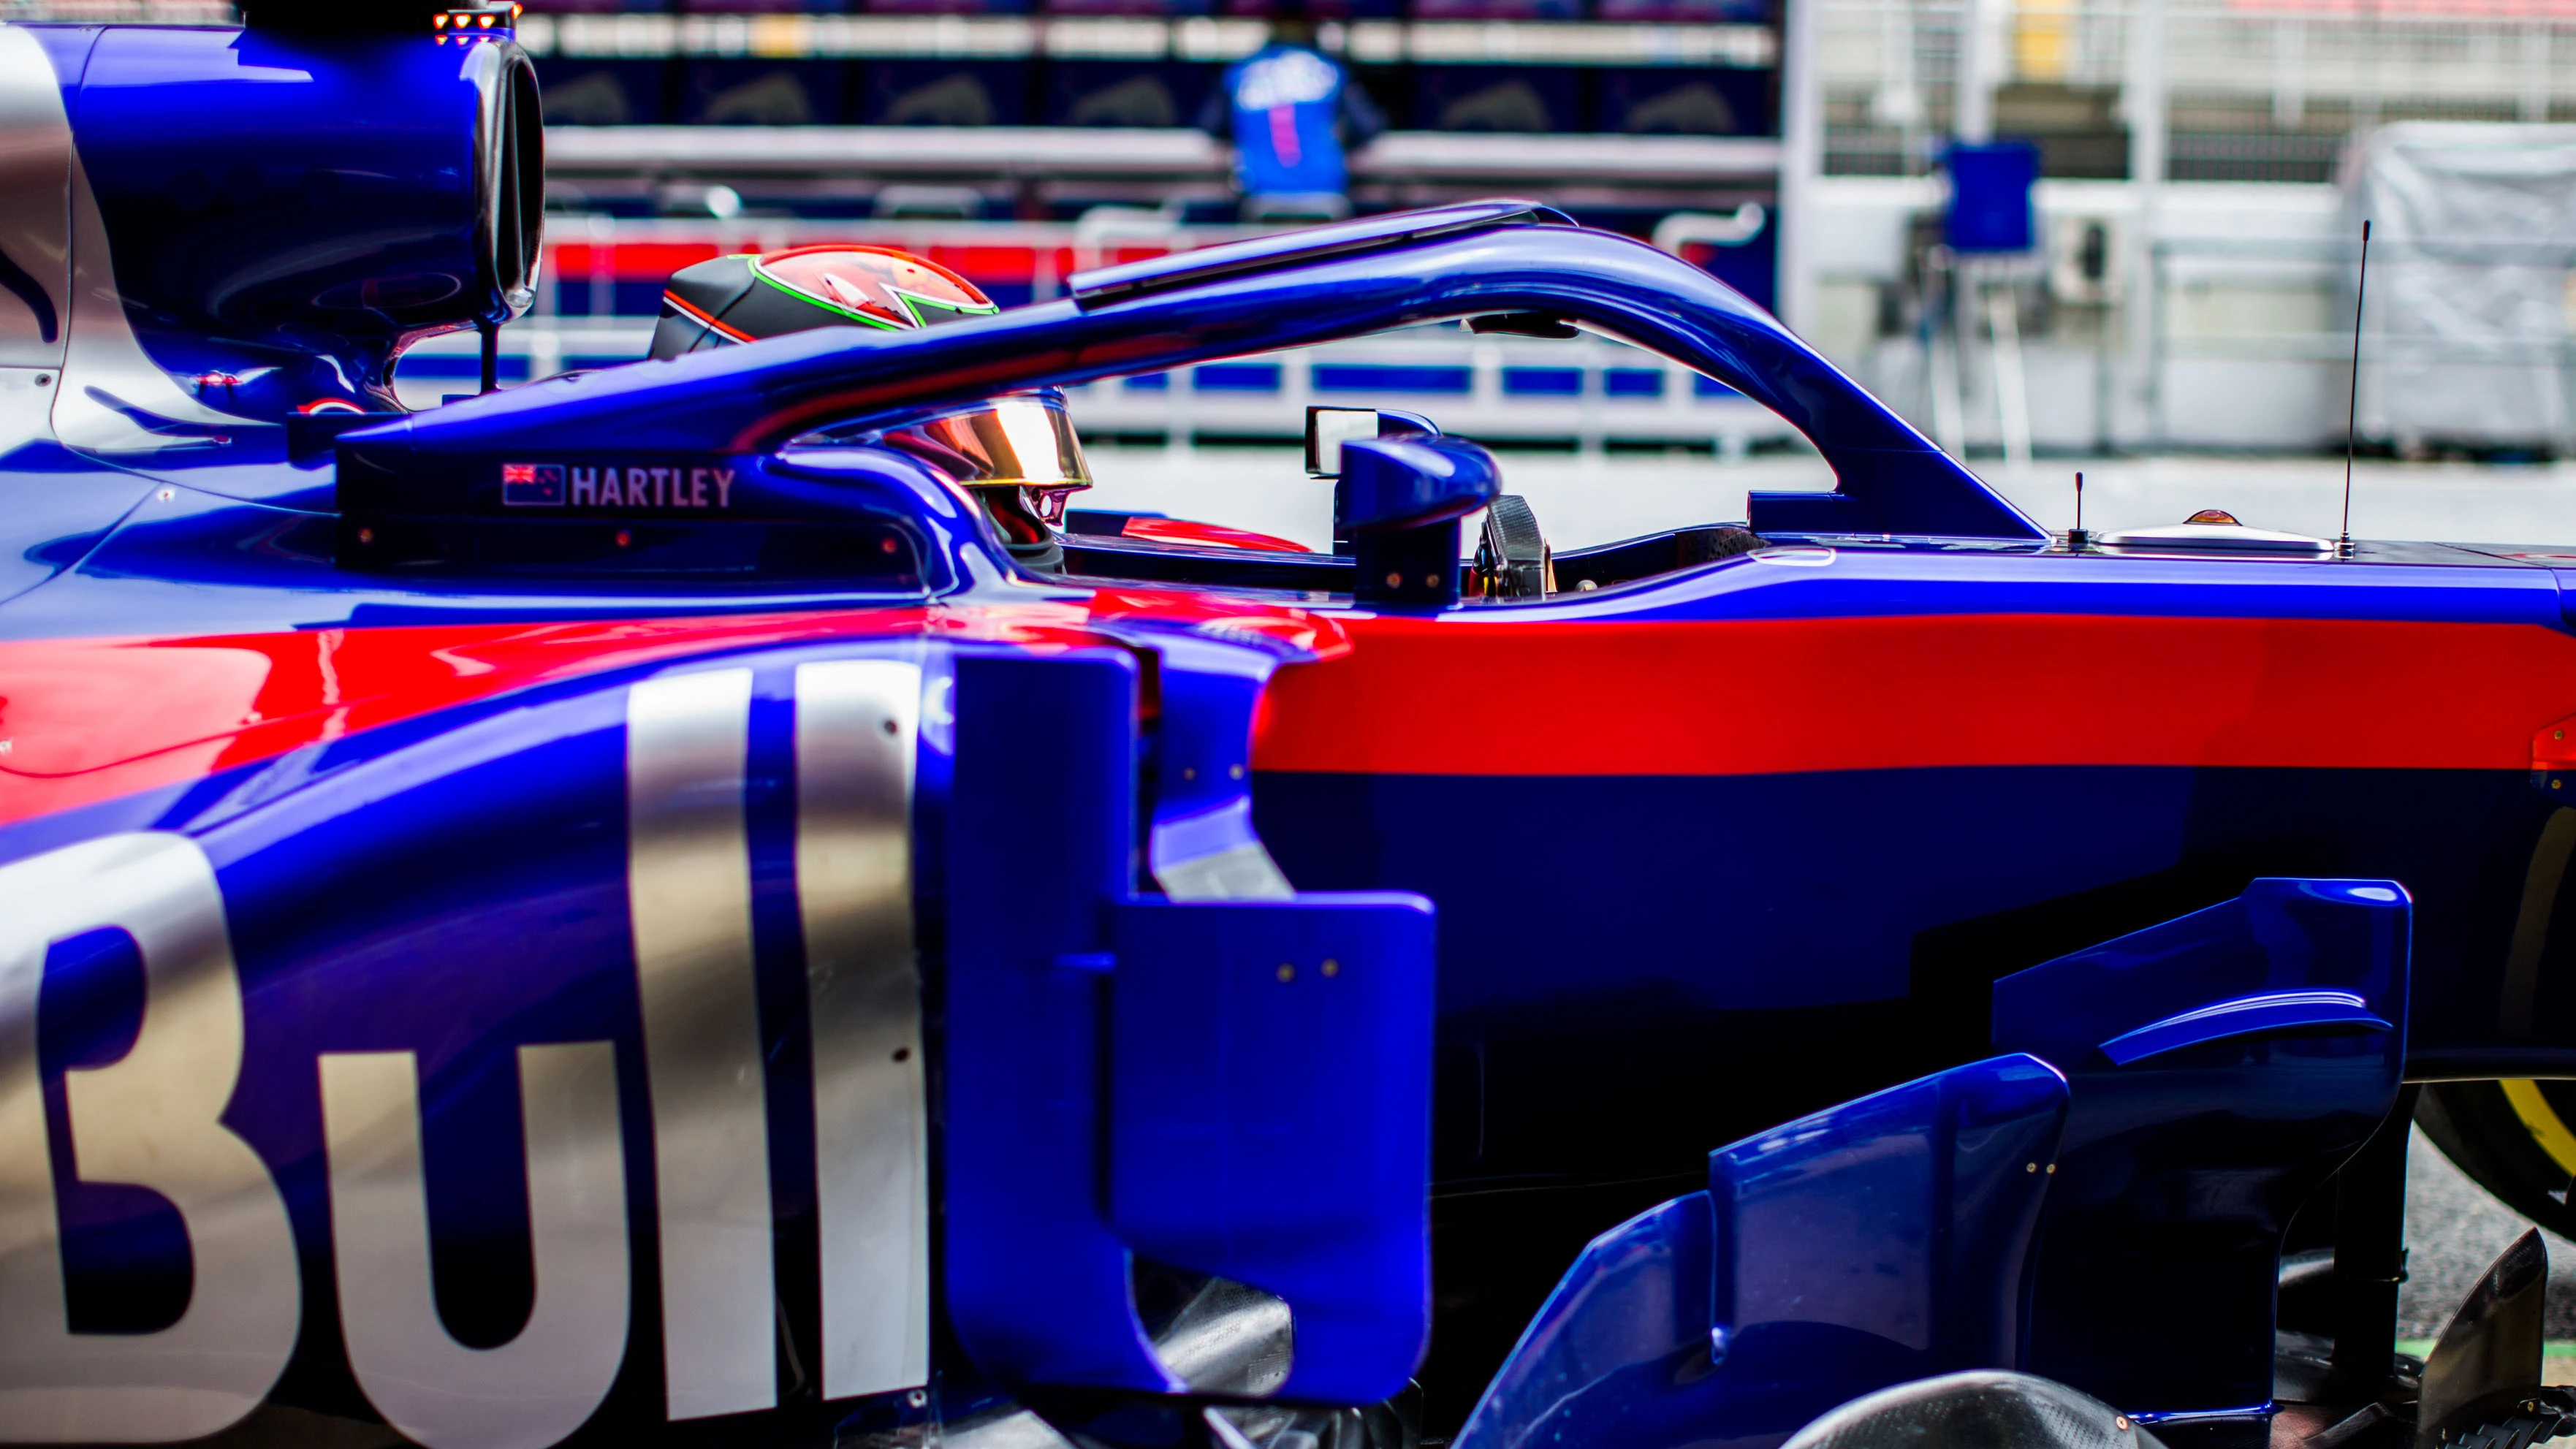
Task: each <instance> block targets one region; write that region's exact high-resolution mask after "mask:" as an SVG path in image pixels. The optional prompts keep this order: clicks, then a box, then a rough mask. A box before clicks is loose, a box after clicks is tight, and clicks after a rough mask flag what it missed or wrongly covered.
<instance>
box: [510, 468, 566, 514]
mask: <svg viewBox="0 0 2576 1449" xmlns="http://www.w3.org/2000/svg"><path fill="white" fill-rule="evenodd" d="M501 502H502V503H503V504H505V505H507V506H509V507H511V508H561V507H563V504H564V470H563V464H561V463H504V464H502V465H501Z"/></svg>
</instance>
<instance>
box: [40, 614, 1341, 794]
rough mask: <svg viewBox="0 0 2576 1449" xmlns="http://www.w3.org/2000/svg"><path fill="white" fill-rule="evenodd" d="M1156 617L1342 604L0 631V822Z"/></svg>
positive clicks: (1310, 619)
mask: <svg viewBox="0 0 2576 1449" xmlns="http://www.w3.org/2000/svg"><path fill="white" fill-rule="evenodd" d="M1128 620H1149V621H1154V622H1157V623H1160V624H1162V625H1163V626H1166V627H1175V626H1177V627H1183V628H1190V629H1193V630H1196V631H1200V632H1204V633H1207V634H1209V635H1211V636H1212V637H1218V638H1236V639H1243V640H1249V641H1256V642H1265V643H1267V644H1268V645H1270V646H1274V647H1280V648H1286V649H1293V650H1299V651H1304V652H1307V653H1313V654H1319V655H1322V656H1325V657H1330V656H1331V655H1332V654H1334V653H1335V652H1336V651H1338V650H1340V649H1342V648H1343V647H1344V645H1343V642H1342V636H1341V633H1340V631H1339V630H1338V629H1337V628H1336V627H1335V625H1334V623H1333V621H1332V620H1330V619H1326V618H1322V617H1320V616H1318V615H1315V614H1311V613H1308V612H1307V611H1305V610H1302V609H1283V608H1276V607H1271V606H1267V605H1261V604H1247V603H1238V602H1231V601H1227V600H1224V599H1222V598H1215V597H1210V596H1203V595H1198V594H1192V593H1187V592H1168V593H1167V592H1156V591H1132V592H1131V591H1122V590H1103V591H1101V592H1100V593H1098V594H1095V595H1093V596H1092V597H1091V598H1090V599H1088V600H1077V601H1067V602H1029V603H1011V604H977V605H963V606H939V607H929V608H923V607H913V608H893V609H842V610H827V611H817V612H811V613H794V614H751V615H739V614H738V615H730V616H720V617H707V616H698V617H693V618H679V619H621V620H610V621H600V620H590V621H584V622H575V623H538V624H531V623H507V624H471V625H421V626H412V627H402V628H382V629H317V630H306V631H298V632H294V633H274V634H228V635H210V636H205V637H197V638H179V639H130V638H129V639H38V640H26V641H18V642H11V643H0V823H6V822H9V821H14V820H24V819H27V818H29V817H31V816H36V815H43V814H47V813H49V812H52V811H56V810H69V809H72V808H74V807H76V806H80V805H88V804H92V803H94V802H97V801H100V800H110V799H114V798H116V797H117V796H119V795H128V794H133V793H136V792H138V791H143V790H152V789H158V788H160V787H162V786H165V785H174V784H183V783H185V782H187V781H190V780H197V779H202V778H204V777H206V776H208V775H211V774H214V773H216V772H217V771H220V770H227V769H231V768H233V767H234V766H236V765H246V764H251V763H254V762H256V761H259V760H264V759H271V758H274V757H276V756H278V755H282V754H285V753H286V752H287V751H289V750H294V749H299V748H302V747H303V746H305V745H309V744H314V743H317V742H322V741H328V740H335V739H339V738H342V737H343V736H346V735H350V734H354V733H356V732H358V731H360V730H364V729H371V728H374V727H377V726H380V725H386V724H392V723H396V722H398V721H401V720H406V719H411V718H414V717H417V716H420V715H425V714H429V713H432V712H434V711H437V710H440V709H445V708H449V707H451V706H454V705H459V704H467V703H471V702H473V701H475V700H480V699H489V698H491V697H493V696H496V695H500V694H505V693H508V692H509V691H511V690H516V689H523V688H527V687H529V686H533V685H540V684H546V683H550V682H553V681H557V680H564V679H574V678H579V677H581V676H583V675H588V674H597V673H601V672H603V671H606V670H613V669H620V668H626V667H630V666H635V665H645V664H653V663H658V662H662V661H666V660H674V659H682V658H687V657H689V656H692V655H699V654H708V653H714V652H720V651H727V650H736V649H751V648H765V647H770V646H774V645H782V644H808V643H823V642H828V641H832V640H861V639H869V638H885V637H889V636H893V637H902V636H908V635H935V636H938V637H942V638H948V639H958V640H983V641H992V642H1001V643H1012V644H1019V645H1024V646H1028V647H1033V648H1069V647H1076V646H1082V645H1096V644H1103V643H1111V642H1115V641H1113V640H1111V639H1110V638H1109V637H1108V636H1106V635H1104V634H1103V633H1101V632H1099V629H1098V628H1096V627H1095V626H1115V625H1117V624H1119V623H1121V622H1122V621H1128Z"/></svg>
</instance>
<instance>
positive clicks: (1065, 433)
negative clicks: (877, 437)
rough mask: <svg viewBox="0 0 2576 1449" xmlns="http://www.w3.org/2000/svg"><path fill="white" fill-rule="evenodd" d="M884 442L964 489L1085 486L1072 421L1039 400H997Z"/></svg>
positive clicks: (1085, 470) (1087, 469)
mask: <svg viewBox="0 0 2576 1449" xmlns="http://www.w3.org/2000/svg"><path fill="white" fill-rule="evenodd" d="M885 440H886V441H887V442H888V443H890V444H892V445H894V446H895V447H898V448H901V449H902V450H903V451H905V452H907V453H910V454H911V455H913V456H914V457H916V458H919V459H921V460H922V461H923V462H925V463H928V464H930V465H931V466H932V467H934V468H937V469H939V470H940V471H941V472H943V473H946V474H947V475H948V476H949V477H951V478H954V479H956V480H957V481H958V482H960V483H963V484H965V485H967V486H968V487H970V488H1010V487H1018V488H1037V489H1057V488H1062V489H1073V488H1088V487H1090V486H1091V465H1090V464H1089V463H1087V462H1085V461H1084V460H1083V456H1082V439H1080V438H1078V437H1076V436H1075V435H1074V431H1073V419H1072V418H1071V417H1069V416H1067V415H1066V413H1065V410H1064V409H1063V407H1061V406H1059V405H1057V404H1055V403H1052V402H1049V401H1046V400H1043V399H1039V398H1033V397H1006V398H1001V399H999V400H997V401H994V402H991V403H988V404H986V405H984V406H983V407H980V408H977V409H975V410H974V411H973V412H965V413H953V414H951V415H949V416H947V417H944V418H933V419H931V420H930V421H929V422H926V423H915V424H913V425H912V426H911V427H908V428H897V429H895V430H894V431H892V432H889V433H887V434H886V435H885Z"/></svg>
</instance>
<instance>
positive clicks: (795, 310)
mask: <svg viewBox="0 0 2576 1449" xmlns="http://www.w3.org/2000/svg"><path fill="white" fill-rule="evenodd" d="M1000 310H1001V308H999V307H997V306H995V305H994V304H993V299H992V298H990V297H987V296H985V295H984V293H983V291H982V290H981V289H979V288H978V287H977V286H976V285H975V284H974V283H973V282H970V281H968V280H966V279H965V278H964V277H961V276H959V275H957V274H956V273H955V272H952V271H950V270H948V269H947V268H946V267H943V266H941V265H939V264H938V263H937V262H933V261H928V260H926V259H924V258H921V257H917V256H914V255H912V254H911V253H910V252H903V251H897V250H895V249H894V248H892V247H871V246H838V245H827V246H808V247H791V248H789V249H788V250H786V251H780V252H766V253H761V254H757V255H754V254H748V253H746V254H743V255H738V256H729V257H717V258H715V259H714V260H712V261H705V262H700V263H698V264H697V265H695V266H691V267H685V268H682V269H681V270H680V271H678V272H676V273H674V274H673V275H672V277H671V281H670V284H669V286H668V287H667V288H666V289H665V290H664V291H663V293H662V315H661V319H660V320H659V321H658V322H656V323H655V324H654V327H653V356H655V357H657V358H661V357H677V356H679V355H681V354H682V353H685V352H703V351H706V350H708V349H711V348H717V347H730V346H733V345H734V344H736V343H742V342H754V341H758V340H759V339H761V338H764V337H777V336H780V335H783V334H785V333H789V332H803V331H805V330H807V329H809V328H814V327H879V328H884V329H886V330H888V331H896V332H901V331H910V330H912V329H913V328H917V327H936V326H938V325H940V324H942V323H947V322H956V321H962V320H964V319H966V318H969V317H989V316H991V315H993V314H994V313H996V312H999V311H1000ZM873 436H874V438H875V440H876V441H880V442H883V443H885V444H887V445H888V446H890V447H894V448H897V449H900V450H901V451H903V452H906V453H909V454H911V455H913V456H914V457H917V458H920V459H921V460H923V461H924V462H927V463H929V464H930V465H932V466H933V467H936V468H938V469H940V470H941V471H942V472H945V473H946V474H947V475H948V476H949V477H951V478H954V479H955V480H957V481H958V482H959V483H962V484H964V485H965V486H966V487H967V488H969V489H971V490H972V491H973V492H974V495H975V497H976V498H977V499H978V500H980V501H981V502H982V503H983V505H984V511H985V512H986V513H987V514H989V515H991V517H992V520H993V523H994V525H995V526H996V527H997V528H999V529H1000V530H1001V534H1002V541H1003V542H1004V543H1005V544H1006V545H1008V546H1009V548H1010V551H1011V554H1012V556H1013V557H1014V558H1016V559H1018V560H1019V561H1020V562H1021V563H1023V564H1025V565H1028V566H1030V567H1033V568H1039V569H1060V568H1062V567H1063V565H1064V549H1063V546H1062V544H1060V543H1059V542H1058V541H1057V537H1056V526H1057V525H1058V524H1060V523H1062V522H1063V521H1064V509H1065V501H1066V499H1067V498H1069V497H1070V496H1071V495H1072V494H1073V493H1074V492H1076V491H1077V490H1079V489H1083V488H1088V487H1090V486H1091V470H1090V467H1089V465H1088V464H1087V463H1085V461H1084V460H1083V456H1082V441H1081V439H1080V438H1078V437H1077V436H1075V434H1074V431H1073V422H1072V419H1071V418H1070V417H1069V416H1068V415H1067V414H1066V412H1065V405H1064V394H1063V393H1061V392H1059V391H1057V390H1056V389H1054V388H1046V389H1042V390H1040V391H1037V392H1033V393H1019V394H1013V395H1010V396H1006V397H998V398H993V399H990V400H988V401H984V402H979V403H975V404H973V405H971V406H968V407H964V408H960V409H957V410H956V411H953V412H949V413H944V414H941V415H939V416H937V417H933V418H930V419H927V420H924V421H921V422H916V423H911V424H907V425H905V426H903V427H900V428H895V429H891V430H889V431H886V432H883V433H879V434H875V435H873Z"/></svg>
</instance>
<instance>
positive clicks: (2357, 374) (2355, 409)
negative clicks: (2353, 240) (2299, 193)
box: [2335, 217, 2370, 558]
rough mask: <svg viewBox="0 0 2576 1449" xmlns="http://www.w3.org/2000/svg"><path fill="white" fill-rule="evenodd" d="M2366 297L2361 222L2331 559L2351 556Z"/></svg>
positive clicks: (2365, 234) (2366, 238) (2365, 235)
mask: <svg viewBox="0 0 2576 1449" xmlns="http://www.w3.org/2000/svg"><path fill="white" fill-rule="evenodd" d="M2369 295H2370V221H2369V218H2367V217H2365V218H2363V219H2362V223H2361V280H2360V281H2359V282H2358V283H2356V284H2355V285H2354V287H2353V289H2352V396H2351V398H2350V399H2349V400H2347V402H2346V403H2345V406H2344V415H2343V536H2342V537H2341V538H2338V539H2336V540H2335V556H2336V557H2338V558H2350V557H2352V447H2353V432H2354V427H2355V425H2356V424H2357V422H2358V421H2359V419H2360V417H2361V304H2362V301H2363V299H2364V298H2366V297H2368V296H2369Z"/></svg>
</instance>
